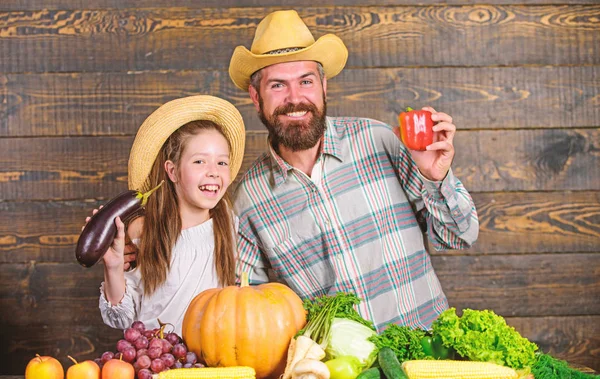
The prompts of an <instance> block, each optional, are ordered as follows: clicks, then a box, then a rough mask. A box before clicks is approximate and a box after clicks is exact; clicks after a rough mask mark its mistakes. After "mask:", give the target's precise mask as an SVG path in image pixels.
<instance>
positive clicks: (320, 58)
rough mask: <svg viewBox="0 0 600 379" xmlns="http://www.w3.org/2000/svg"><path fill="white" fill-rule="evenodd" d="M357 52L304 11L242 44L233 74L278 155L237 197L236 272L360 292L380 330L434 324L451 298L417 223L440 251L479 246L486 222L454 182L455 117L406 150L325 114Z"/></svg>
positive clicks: (254, 171)
mask: <svg viewBox="0 0 600 379" xmlns="http://www.w3.org/2000/svg"><path fill="white" fill-rule="evenodd" d="M347 57H348V51H347V49H346V47H345V45H344V43H343V42H342V41H341V40H340V39H339V38H338V37H336V36H334V35H331V34H328V35H324V36H322V37H321V38H319V39H318V40H317V41H315V39H314V38H313V36H312V34H311V33H310V31H309V30H308V27H307V26H306V25H305V24H304V22H303V21H302V19H301V18H300V17H299V16H298V14H297V13H296V12H295V11H277V12H274V13H271V14H269V15H268V16H266V17H265V18H264V19H263V20H262V21H261V22H260V24H259V25H258V28H257V30H256V34H255V37H254V41H253V43H252V46H251V50H248V49H246V48H245V47H243V46H238V47H237V48H236V49H235V51H234V53H233V56H232V58H231V63H230V66H229V75H230V77H231V79H232V80H233V82H234V83H235V85H236V86H237V87H238V88H240V89H242V90H244V91H248V93H249V95H250V98H251V99H252V102H253V103H254V105H255V107H256V110H257V111H258V115H259V117H260V119H261V120H262V122H263V123H264V124H265V126H266V128H267V130H268V131H269V151H268V152H266V153H265V154H263V155H262V156H261V157H259V158H258V160H257V161H256V162H254V164H253V165H252V167H251V168H250V169H249V171H248V172H247V173H246V174H245V175H244V176H243V178H242V180H241V182H240V184H239V185H238V187H237V189H236V193H235V194H234V208H235V211H236V213H237V215H238V216H239V219H240V223H239V230H238V235H239V238H238V251H239V257H238V262H237V275H238V277H240V276H241V273H242V272H248V273H249V278H250V282H251V283H253V284H257V283H261V282H266V281H268V280H269V275H268V273H269V272H270V273H272V275H274V279H275V280H278V281H281V282H283V283H285V284H286V285H288V286H289V287H291V288H292V289H293V290H294V291H295V292H296V293H297V294H298V295H300V297H302V298H303V299H306V298H314V297H316V296H322V295H326V294H335V293H336V292H340V291H341V292H352V293H355V294H356V295H357V296H358V297H359V298H361V299H363V300H364V301H362V302H361V303H360V304H359V305H358V311H359V312H360V313H361V315H362V316H363V317H365V318H367V319H369V320H371V321H373V322H374V324H375V326H376V328H377V330H378V331H380V330H382V329H383V328H385V326H387V325H388V324H389V323H397V324H400V325H408V326H411V327H414V328H421V329H428V328H429V327H430V326H431V323H432V322H433V320H435V319H436V318H437V316H438V315H439V314H440V313H441V312H442V311H444V310H445V309H447V307H448V303H447V300H446V296H445V295H444V292H443V291H442V288H441V285H440V283H439V281H438V278H437V276H436V274H435V272H434V270H433V267H432V265H431V261H430V258H429V255H428V253H427V250H426V248H425V244H424V240H423V234H422V230H421V228H420V225H419V222H418V221H417V214H418V213H421V214H422V216H423V218H424V219H425V220H426V228H427V235H428V237H429V240H430V241H431V245H432V246H433V247H434V248H436V249H438V250H440V249H444V248H452V249H465V248H469V247H470V246H471V245H472V244H473V243H474V242H475V240H476V239H477V235H478V231H479V223H478V220H477V213H476V210H475V206H474V204H473V200H472V199H471V196H470V195H469V193H468V192H467V191H466V190H465V188H464V186H463V185H462V183H461V182H460V181H459V180H458V179H457V178H456V177H455V176H454V175H453V173H452V170H451V169H450V165H451V163H452V158H453V157H454V146H453V139H454V135H455V131H456V127H455V125H454V124H452V118H451V117H450V116H449V115H447V114H445V113H441V112H436V111H435V110H434V109H433V108H430V107H426V108H424V109H426V110H429V111H430V112H432V119H433V120H434V122H436V125H435V126H434V129H433V130H434V133H435V139H434V143H432V144H431V145H429V146H428V147H427V150H426V151H413V150H408V149H407V148H406V147H405V146H404V145H403V144H402V143H401V142H400V140H399V138H398V134H397V131H396V130H394V129H393V128H391V127H390V126H389V125H386V124H384V123H382V122H379V121H376V120H371V119H364V118H348V117H328V116H327V115H326V109H327V107H326V95H327V80H328V79H331V78H333V77H334V76H335V75H337V74H338V73H340V72H341V70H342V69H343V67H344V66H345V64H346V60H347Z"/></svg>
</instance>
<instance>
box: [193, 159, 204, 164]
mask: <svg viewBox="0 0 600 379" xmlns="http://www.w3.org/2000/svg"><path fill="white" fill-rule="evenodd" d="M194 163H196V164H201V163H204V161H203V160H202V159H198V160H195V161H194Z"/></svg>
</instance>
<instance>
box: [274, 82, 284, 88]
mask: <svg viewBox="0 0 600 379" xmlns="http://www.w3.org/2000/svg"><path fill="white" fill-rule="evenodd" d="M281 87H283V84H281V83H273V84H272V85H271V88H281Z"/></svg>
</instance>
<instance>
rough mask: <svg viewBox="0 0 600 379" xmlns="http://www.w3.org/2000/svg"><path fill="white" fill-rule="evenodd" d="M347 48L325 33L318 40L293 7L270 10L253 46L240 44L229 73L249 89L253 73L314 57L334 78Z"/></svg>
mask: <svg viewBox="0 0 600 379" xmlns="http://www.w3.org/2000/svg"><path fill="white" fill-rule="evenodd" d="M347 59H348V50H347V49H346V46H345V45H344V42H342V40H341V39H340V38H339V37H337V36H335V35H333V34H326V35H324V36H322V37H321V38H319V39H318V40H316V41H315V38H314V37H313V35H312V34H311V33H310V30H308V27H307V26H306V24H305V23H304V21H302V19H301V18H300V16H299V15H298V13H297V12H296V11H294V10H286V11H276V12H273V13H270V14H268V15H267V16H266V17H265V18H264V19H263V20H262V21H261V22H260V23H259V24H258V27H257V28H256V32H255V34H254V41H252V46H251V47H250V50H248V49H246V48H245V47H244V46H238V47H236V48H235V50H234V51H233V55H232V56H231V61H230V63H229V77H231V80H233V83H234V84H235V85H236V86H237V87H238V88H239V89H241V90H244V91H248V86H249V85H250V76H252V74H254V73H255V72H256V71H258V70H260V69H262V68H264V67H267V66H271V65H274V64H277V63H283V62H293V61H315V62H319V63H321V65H322V66H323V70H324V71H325V76H326V77H327V78H328V79H329V78H333V77H334V76H336V75H337V74H339V73H340V71H342V69H343V68H344V66H345V65H346V60H347Z"/></svg>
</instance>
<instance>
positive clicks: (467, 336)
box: [432, 308, 537, 379]
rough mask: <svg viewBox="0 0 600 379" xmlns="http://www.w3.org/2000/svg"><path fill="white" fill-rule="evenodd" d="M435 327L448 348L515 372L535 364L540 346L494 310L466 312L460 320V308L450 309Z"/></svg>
mask: <svg viewBox="0 0 600 379" xmlns="http://www.w3.org/2000/svg"><path fill="white" fill-rule="evenodd" d="M432 328H433V334H434V335H439V336H440V337H441V338H442V341H443V343H444V345H445V346H451V347H453V348H454V349H455V350H456V351H457V352H458V354H460V355H461V356H462V357H465V358H468V359H470V360H472V361H480V362H493V363H497V364H500V365H504V366H508V367H512V368H515V369H520V368H524V367H528V366H531V365H532V364H533V363H534V361H535V351H536V350H537V345H536V344H534V343H533V342H530V341H529V340H527V339H526V338H524V337H522V336H521V335H520V334H519V333H518V332H517V331H516V330H515V329H514V328H513V327H511V326H509V325H507V324H506V321H505V320H504V318H502V317H501V316H498V315H497V314H495V313H494V312H492V311H490V310H483V311H477V310H472V309H465V310H463V315H462V317H458V316H457V315H456V309H455V308H450V309H448V310H446V311H444V312H442V314H440V315H439V317H438V318H437V320H435V321H434V322H433V325H432ZM536 379H537V377H536Z"/></svg>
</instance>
